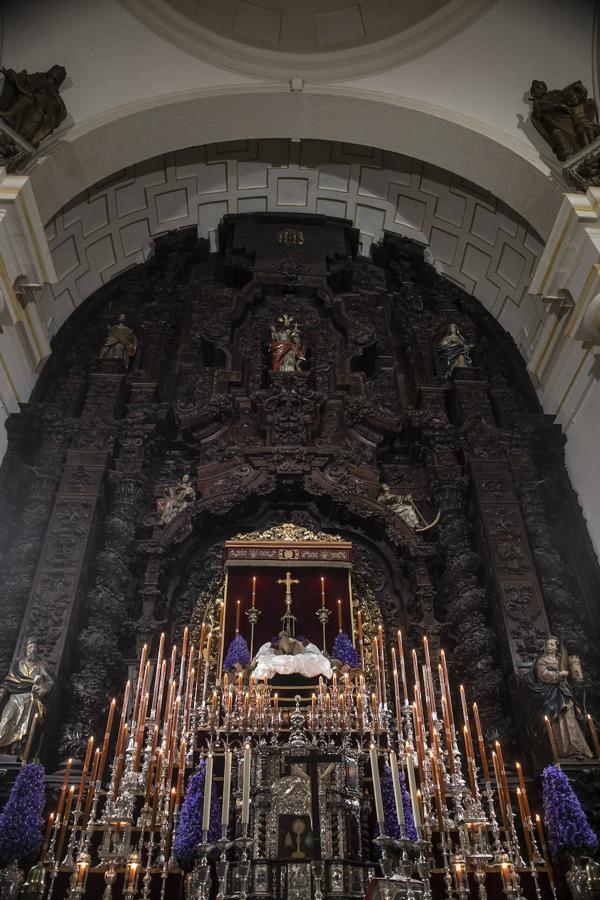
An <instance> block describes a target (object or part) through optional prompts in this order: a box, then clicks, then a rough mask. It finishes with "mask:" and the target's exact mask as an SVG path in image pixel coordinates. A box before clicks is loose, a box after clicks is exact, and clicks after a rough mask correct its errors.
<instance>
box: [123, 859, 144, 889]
mask: <svg viewBox="0 0 600 900" xmlns="http://www.w3.org/2000/svg"><path fill="white" fill-rule="evenodd" d="M139 877H140V855H139V853H138V852H137V851H135V850H134V851H133V853H131V854H130V856H129V858H128V860H127V868H126V869H125V885H124V888H123V896H124V897H126V898H127V900H133V898H134V897H135V895H136V893H137V885H138V879H139Z"/></svg>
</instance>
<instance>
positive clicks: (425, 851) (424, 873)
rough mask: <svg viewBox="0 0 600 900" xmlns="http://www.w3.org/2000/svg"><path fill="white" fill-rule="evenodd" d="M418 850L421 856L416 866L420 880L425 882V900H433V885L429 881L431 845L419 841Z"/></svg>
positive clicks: (427, 842)
mask: <svg viewBox="0 0 600 900" xmlns="http://www.w3.org/2000/svg"><path fill="white" fill-rule="evenodd" d="M417 849H418V852H419V855H418V857H417V864H416V865H417V872H418V873H419V878H420V879H421V881H422V882H423V900H431V884H430V881H429V873H430V870H431V863H430V853H431V844H430V842H429V841H423V840H421V841H417Z"/></svg>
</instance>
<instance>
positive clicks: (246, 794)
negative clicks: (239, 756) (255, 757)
mask: <svg viewBox="0 0 600 900" xmlns="http://www.w3.org/2000/svg"><path fill="white" fill-rule="evenodd" d="M251 752H252V751H251V749H250V744H249V743H247V744H245V745H244V771H243V772H242V826H244V825H248V823H249V822H250V779H251V776H252V771H251V770H252V756H251Z"/></svg>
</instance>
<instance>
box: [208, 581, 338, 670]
mask: <svg viewBox="0 0 600 900" xmlns="http://www.w3.org/2000/svg"><path fill="white" fill-rule="evenodd" d="M287 571H289V572H291V573H292V578H297V579H298V580H299V581H300V584H293V585H292V612H293V614H294V615H295V616H296V618H297V620H298V621H297V623H296V636H299V635H300V636H303V637H305V638H308V640H310V641H312V642H313V643H314V644H316V645H317V647H319V649H320V650H322V649H323V633H322V630H321V623H320V622H319V620H318V619H317V616H316V613H317V610H318V609H319V608H320V606H321V576H323V577H324V578H325V604H326V606H327V607H328V608H329V609H330V610H331V616H330V617H329V622H328V624H327V627H326V631H325V634H326V642H327V647H326V649H327V651H328V652H329V653H331V649H332V646H333V641H334V639H335V636H336V634H337V633H338V614H337V598H338V597H340V598H341V600H342V628H343V630H344V631H345V632H346V633H347V634H350V636H352V635H351V620H350V591H349V586H348V569H336V568H329V567H324V568H323V569H321V568H317V567H315V568H312V567H306V568H303V567H298V568H292V566H283V567H282V568H281V569H280V568H277V567H274V566H273V567H271V566H248V567H246V566H239V567H238V566H232V567H230V568H229V569H228V581H227V596H226V598H225V646H224V653H227V648H228V646H229V643H230V641H231V640H232V639H233V637H234V636H235V619H236V605H237V600H238V599H239V600H241V601H242V602H241V607H240V608H241V615H240V634H242V635H243V636H244V637H245V638H246V640H247V641H248V646H250V624H249V622H248V618H247V616H246V610H248V609H249V608H250V605H251V600H252V577H253V576H254V575H256V608H257V609H259V610H260V612H261V615H260V618H259V620H258V622H257V624H256V626H255V629H254V653H256V651H257V650H258V648H259V647H260V645H261V644H264V643H265V642H266V641H270V640H271V638H272V637H273V636H274V635H276V634H278V633H279V631H281V628H282V624H281V617H282V616H283V614H284V612H285V602H284V598H285V585H283V584H277V580H278V579H279V578H282V579H283V578H285V573H286V572H287Z"/></svg>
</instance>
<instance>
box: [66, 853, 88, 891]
mask: <svg viewBox="0 0 600 900" xmlns="http://www.w3.org/2000/svg"><path fill="white" fill-rule="evenodd" d="M90 862H91V859H90V854H89V853H87V852H86V851H84V852H83V853H80V854H79V856H78V857H77V860H76V862H75V867H74V870H73V874H72V876H71V881H70V884H69V890H68V893H67V896H69V897H71V898H73V900H81V897H83V895H84V893H85V888H86V885H87V879H88V873H89V870H90Z"/></svg>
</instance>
